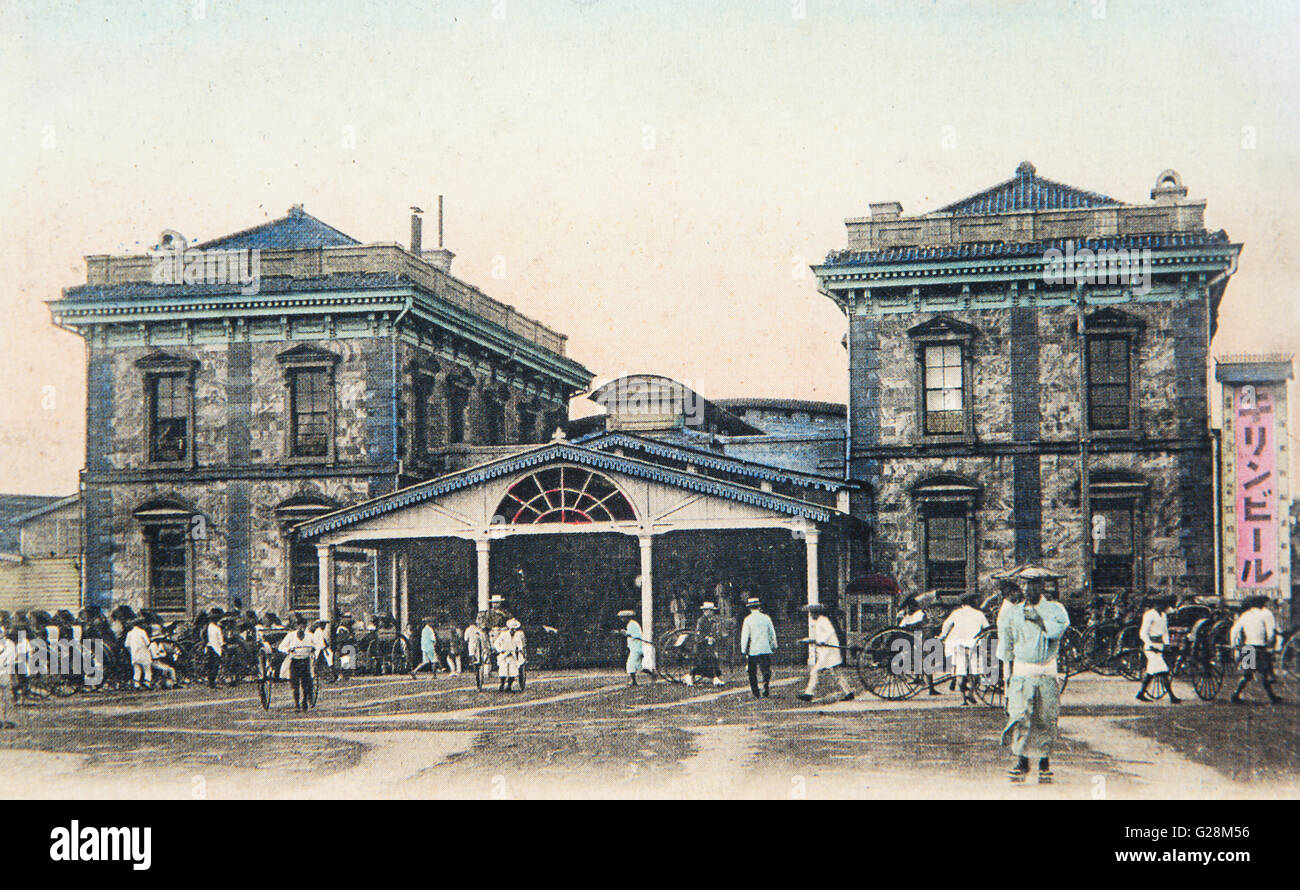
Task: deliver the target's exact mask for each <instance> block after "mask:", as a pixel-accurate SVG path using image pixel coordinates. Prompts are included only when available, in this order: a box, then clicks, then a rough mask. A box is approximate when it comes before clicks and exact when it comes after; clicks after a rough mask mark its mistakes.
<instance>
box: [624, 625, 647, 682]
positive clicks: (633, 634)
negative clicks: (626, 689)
mask: <svg viewBox="0 0 1300 890" xmlns="http://www.w3.org/2000/svg"><path fill="white" fill-rule="evenodd" d="M618 617H619V618H620V619H622V620H624V621H626V622H627V625H626V626H625V627H624V628H623V636H625V637H627V665H626V670H627V676H628V685H629V686H635V685H636V675H637V674H638V673H640V672H641V670H642V667H641V662H642V658H643V656H644V652H645V649H644V640H643V639H642V637H641V624H640V622H638V621H637V620H636V612H633V611H632V610H631V609H623V610H622V611H621V612H619V613H618Z"/></svg>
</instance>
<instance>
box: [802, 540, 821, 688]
mask: <svg viewBox="0 0 1300 890" xmlns="http://www.w3.org/2000/svg"><path fill="white" fill-rule="evenodd" d="M819 537H820V534H819V533H818V531H817V529H815V528H809V529H806V530H805V531H804V548H805V551H806V553H807V556H808V571H807V574H808V605H810V606H813V605H816V604H817V603H818V602H820V596H819V594H818V592H817V539H818V538H819ZM812 629H813V614H812V612H809V613H808V636H810V637H811V636H812ZM816 655H817V651H816V650H815V649H814V648H813V647H812V646H809V647H808V663H809V664H812V662H813V659H814V658H815V657H816Z"/></svg>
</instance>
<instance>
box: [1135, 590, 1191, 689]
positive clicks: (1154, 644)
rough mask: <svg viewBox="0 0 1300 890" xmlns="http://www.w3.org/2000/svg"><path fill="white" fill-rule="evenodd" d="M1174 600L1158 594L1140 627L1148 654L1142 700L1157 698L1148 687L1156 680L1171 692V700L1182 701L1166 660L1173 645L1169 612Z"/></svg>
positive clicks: (1144, 651)
mask: <svg viewBox="0 0 1300 890" xmlns="http://www.w3.org/2000/svg"><path fill="white" fill-rule="evenodd" d="M1173 604H1174V600H1173V597H1170V596H1157V597H1155V598H1154V599H1152V600H1151V608H1149V609H1147V610H1146V611H1145V612H1143V613H1142V624H1141V625H1140V626H1139V627H1138V639H1140V640H1141V641H1142V654H1143V655H1144V656H1145V657H1146V670H1145V672H1144V673H1143V675H1142V688H1141V689H1139V690H1138V694H1137V700H1138V701H1154V699H1153V698H1151V697H1150V696H1149V695H1147V687H1149V686H1150V685H1151V683H1152V682H1153V681H1154V682H1155V683H1156V685H1157V686H1159V687H1160V688H1161V689H1163V690H1164V691H1165V692H1167V693H1168V694H1169V703H1170V704H1171V705H1176V704H1178V703H1180V702H1181V701H1182V699H1181V698H1179V697H1178V696H1176V695H1174V687H1173V686H1172V685H1171V684H1170V682H1169V664H1168V662H1166V661H1165V647H1166V646H1168V645H1169V621H1168V618H1167V616H1168V613H1169V610H1170V609H1171V608H1172V607H1173Z"/></svg>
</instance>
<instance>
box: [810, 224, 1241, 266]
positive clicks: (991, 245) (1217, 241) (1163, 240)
mask: <svg viewBox="0 0 1300 890" xmlns="http://www.w3.org/2000/svg"><path fill="white" fill-rule="evenodd" d="M1071 241H1072V242H1074V249H1075V250H1076V251H1078V250H1082V249H1084V248H1087V249H1089V250H1101V249H1114V248H1121V247H1122V248H1127V249H1129V250H1142V249H1144V248H1145V249H1150V250H1159V249H1164V248H1177V247H1209V246H1215V245H1225V246H1226V245H1228V244H1230V243H1231V242H1230V241H1229V240H1228V234H1227V233H1226V232H1224V231H1223V230H1222V229H1220V230H1219V231H1217V232H1192V233H1186V234H1170V235H1118V236H1115V237H1112V238H1054V239H1050V240H1047V241H1026V242H1018V243H1008V242H1006V241H981V242H972V243H969V244H953V245H945V246H942V247H885V248H881V249H880V250H832V251H831V252H830V253H828V254H827V255H826V264H827V265H833V266H872V265H890V264H895V263H915V262H927V261H930V260H979V259H1001V258H1011V257H1032V256H1039V255H1041V254H1042V253H1043V252H1044V251H1047V250H1050V249H1052V248H1056V249H1057V250H1064V249H1065V246H1066V244H1067V242H1071Z"/></svg>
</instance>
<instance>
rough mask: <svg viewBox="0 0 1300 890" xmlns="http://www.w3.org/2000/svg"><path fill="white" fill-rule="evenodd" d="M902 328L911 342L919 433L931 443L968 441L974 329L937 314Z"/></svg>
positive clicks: (970, 435)
mask: <svg viewBox="0 0 1300 890" xmlns="http://www.w3.org/2000/svg"><path fill="white" fill-rule="evenodd" d="M907 333H908V336H910V337H911V338H912V341H913V343H914V344H915V346H916V372H915V374H916V378H915V379H916V424H917V429H918V430H919V438H920V439H921V441H922V442H935V443H945V442H952V441H966V442H972V441H973V440H974V427H975V422H974V410H973V407H972V405H971V391H972V379H971V377H972V374H973V370H974V369H973V364H972V363H973V361H974V346H973V344H974V341H975V338H976V336H978V331H976V329H975V328H973V327H971V326H970V325H968V324H966V323H965V322H961V321H958V320H957V319H955V318H949V317H948V316H946V315H936V316H935V317H934V318H932V319H930V320H929V321H927V322H923V323H921V324H919V325H916V326H915V327H913V328H910V329H909V330H908V332H907ZM899 370H900V371H901V370H902V369H899Z"/></svg>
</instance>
